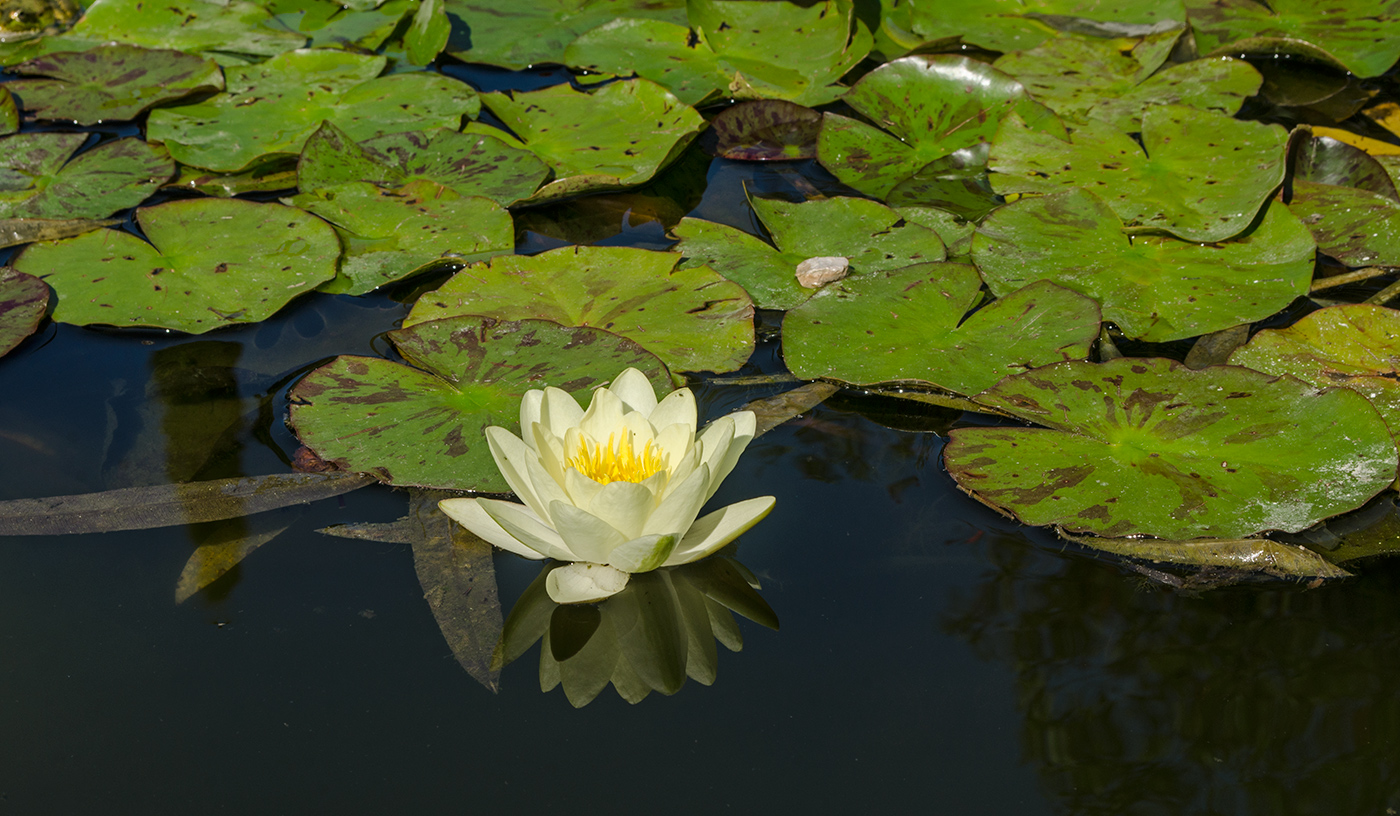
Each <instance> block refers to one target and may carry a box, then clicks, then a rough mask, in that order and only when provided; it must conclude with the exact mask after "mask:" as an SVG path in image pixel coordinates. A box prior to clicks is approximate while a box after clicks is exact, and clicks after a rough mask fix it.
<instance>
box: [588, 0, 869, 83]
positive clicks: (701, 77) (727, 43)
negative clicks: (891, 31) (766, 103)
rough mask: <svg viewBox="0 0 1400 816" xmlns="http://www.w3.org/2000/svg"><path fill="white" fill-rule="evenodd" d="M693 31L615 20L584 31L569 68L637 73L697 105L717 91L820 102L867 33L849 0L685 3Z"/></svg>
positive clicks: (858, 54) (860, 54)
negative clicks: (806, 2) (803, 5)
mask: <svg viewBox="0 0 1400 816" xmlns="http://www.w3.org/2000/svg"><path fill="white" fill-rule="evenodd" d="M687 6H688V11H689V14H688V16H689V22H690V28H686V27H685V26H682V25H676V24H674V23H668V22H665V21H663V20H645V19H618V20H613V21H612V22H610V23H607V24H605V25H601V26H599V27H597V28H595V29H593V30H591V31H588V32H586V33H584V34H583V35H581V36H580V37H579V38H578V39H576V40H574V42H573V44H572V45H570V46H569V47H568V49H567V50H566V51H565V52H564V60H565V62H566V63H567V64H568V65H571V66H574V67H577V68H587V69H589V70H592V71H598V72H602V73H607V74H628V73H636V74H637V76H641V77H645V78H647V79H650V80H652V81H653V82H657V83H660V84H661V85H664V86H666V88H667V89H669V90H670V91H671V92H672V93H674V94H675V95H676V97H677V98H678V99H680V100H681V101H682V102H684V103H686V104H688V105H697V104H700V103H702V102H706V101H711V100H713V99H716V98H718V97H721V96H725V97H731V98H738V99H787V100H790V101H792V102H796V103H797V104H799V105H823V104H826V103H828V102H831V101H833V100H835V99H836V98H837V97H838V96H840V95H841V93H842V92H843V91H844V90H845V88H844V87H843V86H841V85H839V84H837V83H838V82H839V80H840V79H841V77H842V76H844V75H845V74H846V72H848V71H850V70H851V69H852V68H854V67H855V65H856V63H858V62H860V61H861V60H862V59H864V58H865V55H866V54H867V53H869V51H870V46H871V42H872V41H871V37H870V32H869V30H868V29H866V28H865V25H864V24H863V23H861V22H859V21H857V20H856V19H855V14H854V5H853V4H852V3H851V2H850V0H822V1H821V2H818V3H815V4H813V5H810V6H807V7H802V6H798V5H796V4H793V3H785V2H768V3H751V2H736V0H691V2H690V3H688V4H687Z"/></svg>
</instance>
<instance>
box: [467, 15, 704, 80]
mask: <svg viewBox="0 0 1400 816" xmlns="http://www.w3.org/2000/svg"><path fill="white" fill-rule="evenodd" d="M685 7H686V4H685V3H684V2H682V0H594V2H590V3H579V2H577V0H530V2H520V3H511V4H509V5H505V6H503V5H501V4H500V3H499V2H494V1H493V0H448V3H447V13H448V14H449V15H453V16H456V17H457V18H458V19H460V20H461V21H462V23H463V24H465V25H466V28H467V31H468V36H467V37H465V38H460V37H459V36H458V35H457V34H455V33H454V35H453V38H452V39H451V40H449V42H448V45H447V53H449V54H451V55H452V56H454V57H457V58H458V59H460V60H462V61H464V62H480V63H485V64H487V65H499V66H500V67H502V68H511V69H514V70H519V69H521V68H526V67H528V66H530V65H534V64H537V63H545V62H557V63H562V62H563V61H564V49H565V48H567V47H568V45H569V43H571V42H573V40H574V38H575V37H577V36H579V35H580V34H582V33H584V32H585V31H588V30H589V29H590V28H594V27H596V26H600V25H603V24H604V23H608V22H611V21H612V20H614V19H615V18H618V17H640V18H645V19H655V20H664V21H667V22H670V23H673V24H675V25H684V24H685V22H686V13H685Z"/></svg>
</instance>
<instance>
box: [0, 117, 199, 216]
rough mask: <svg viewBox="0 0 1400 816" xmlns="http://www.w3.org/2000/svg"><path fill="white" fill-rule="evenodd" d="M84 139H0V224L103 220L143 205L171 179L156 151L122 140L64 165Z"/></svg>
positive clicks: (171, 166) (170, 167) (164, 157)
mask: <svg viewBox="0 0 1400 816" xmlns="http://www.w3.org/2000/svg"><path fill="white" fill-rule="evenodd" d="M87 138H88V137H87V134H85V133H19V134H16V135H14V136H6V137H5V138H4V139H0V154H3V155H0V218H51V219H72V218H106V217H107V216H109V215H111V214H112V213H115V212H117V211H118V210H124V209H126V208H127V207H135V206H136V205H137V204H140V203H141V202H142V201H145V200H146V198H147V197H148V196H150V195H151V193H153V192H155V191H156V189H157V188H159V187H160V186H161V185H162V184H164V183H165V182H166V181H167V180H168V179H169V178H170V177H171V176H172V175H174V173H175V163H174V162H172V161H171V160H170V156H169V155H168V154H167V153H166V152H165V150H164V149H163V148H161V147H160V146H159V145H148V144H146V143H145V142H143V141H141V140H140V139H136V138H126V139H116V140H114V141H110V142H104V143H102V144H99V145H98V146H97V147H94V148H93V149H91V150H88V151H86V152H84V153H82V154H80V155H79V156H77V157H76V158H73V159H71V160H70V157H71V156H72V155H73V153H74V152H75V151H76V150H77V149H78V148H80V147H82V146H83V144H84V143H85V142H86V141H87Z"/></svg>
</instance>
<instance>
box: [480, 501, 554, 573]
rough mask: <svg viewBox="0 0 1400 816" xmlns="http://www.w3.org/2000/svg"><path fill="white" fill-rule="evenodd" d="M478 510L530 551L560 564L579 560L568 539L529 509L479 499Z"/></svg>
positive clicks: (519, 505) (507, 503)
mask: <svg viewBox="0 0 1400 816" xmlns="http://www.w3.org/2000/svg"><path fill="white" fill-rule="evenodd" d="M476 506H477V507H480V508H481V509H482V510H484V511H486V515H488V516H490V517H491V519H492V520H493V521H495V522H496V523H497V524H499V525H501V527H502V528H503V529H504V530H505V531H506V532H507V533H510V535H511V537H512V538H514V539H515V540H516V541H519V542H520V543H521V544H524V545H525V546H526V547H529V548H530V549H532V550H534V551H536V552H539V553H543V554H544V555H547V556H549V557H550V558H554V559H557V560H559V561H577V560H578V558H577V557H576V556H575V555H574V554H573V553H571V552H569V548H568V547H567V546H566V545H565V544H564V539H563V538H561V537H560V536H559V534H558V533H556V532H554V530H552V529H550V527H549V525H548V524H545V522H544V520H543V519H541V518H540V517H539V516H537V515H535V512H534V511H533V510H531V509H530V508H528V507H526V506H525V505H523V504H516V503H514V502H503V501H496V500H495V499H477V500H476Z"/></svg>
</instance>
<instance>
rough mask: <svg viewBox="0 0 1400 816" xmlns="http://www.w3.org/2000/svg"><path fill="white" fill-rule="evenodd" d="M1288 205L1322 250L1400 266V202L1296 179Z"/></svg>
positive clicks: (1354, 260) (1363, 262)
mask: <svg viewBox="0 0 1400 816" xmlns="http://www.w3.org/2000/svg"><path fill="white" fill-rule="evenodd" d="M1288 209H1290V210H1292V211H1293V214H1294V215H1296V216H1298V219H1299V220H1300V221H1302V222H1303V223H1304V224H1305V225H1307V228H1308V229H1309V230H1311V231H1312V234H1313V238H1315V239H1316V240H1317V249H1318V251H1319V252H1322V253H1323V254H1325V255H1330V256H1332V257H1333V258H1336V259H1337V260H1339V261H1341V262H1342V263H1344V264H1346V265H1347V266H1369V265H1373V264H1380V265H1387V266H1391V265H1400V201H1396V200H1395V199H1393V198H1387V197H1385V196H1383V195H1377V194H1376V193H1371V192H1367V191H1365V190H1358V189H1356V188H1355V187H1338V186H1336V185H1332V184H1317V183H1315V182H1311V181H1303V180H1302V179H1295V180H1294V181H1293V200H1292V201H1290V202H1288Z"/></svg>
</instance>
